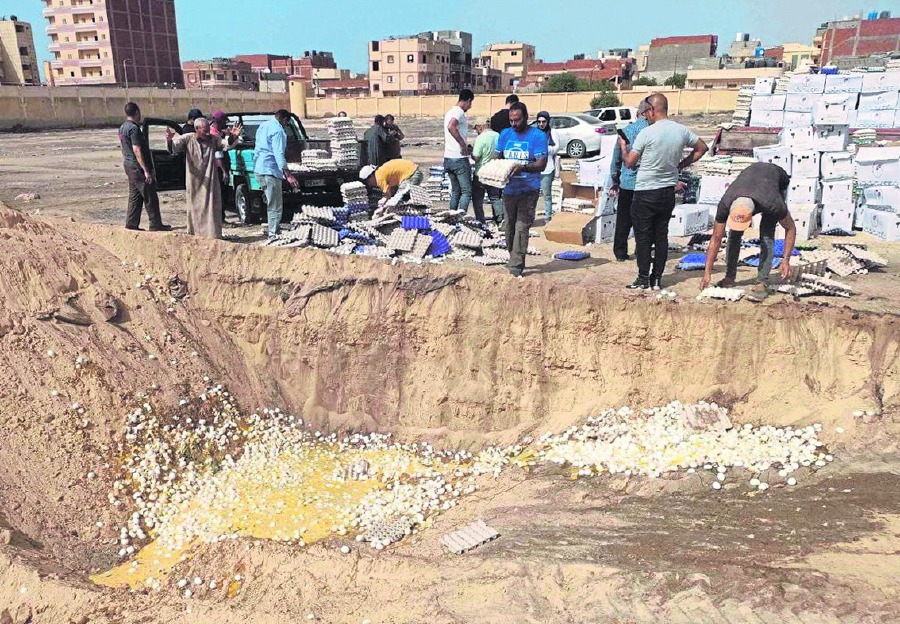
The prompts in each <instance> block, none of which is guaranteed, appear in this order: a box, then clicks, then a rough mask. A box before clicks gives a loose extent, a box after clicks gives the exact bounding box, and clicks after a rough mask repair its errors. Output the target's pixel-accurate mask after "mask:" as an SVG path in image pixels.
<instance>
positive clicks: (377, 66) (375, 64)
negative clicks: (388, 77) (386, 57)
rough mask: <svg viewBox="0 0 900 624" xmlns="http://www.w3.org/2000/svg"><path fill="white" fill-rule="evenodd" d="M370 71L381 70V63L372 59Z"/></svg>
mask: <svg viewBox="0 0 900 624" xmlns="http://www.w3.org/2000/svg"><path fill="white" fill-rule="evenodd" d="M372 71H381V63H379V62H378V61H372Z"/></svg>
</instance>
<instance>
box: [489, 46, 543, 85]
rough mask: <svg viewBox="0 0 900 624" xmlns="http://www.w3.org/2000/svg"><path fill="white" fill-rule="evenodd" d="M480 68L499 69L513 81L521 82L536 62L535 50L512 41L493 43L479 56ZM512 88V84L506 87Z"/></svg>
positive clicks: (532, 47)
mask: <svg viewBox="0 0 900 624" xmlns="http://www.w3.org/2000/svg"><path fill="white" fill-rule="evenodd" d="M478 58H479V61H478V63H477V65H478V66H479V67H489V68H492V69H499V70H500V71H501V72H502V73H504V74H509V75H510V76H512V80H513V81H515V80H521V79H522V78H524V77H525V75H526V72H527V69H528V67H529V66H530V65H532V64H533V63H534V62H535V48H534V46H533V45H531V44H528V43H522V42H519V41H510V42H509V43H491V44H489V45H486V46H484V48H482V50H481V54H479V57H478ZM505 86H506V87H512V86H513V84H512V82H510V83H509V84H507V85H505Z"/></svg>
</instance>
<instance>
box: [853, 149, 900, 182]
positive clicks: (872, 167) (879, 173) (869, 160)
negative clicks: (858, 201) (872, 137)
mask: <svg viewBox="0 0 900 624" xmlns="http://www.w3.org/2000/svg"><path fill="white" fill-rule="evenodd" d="M856 175H857V178H858V179H859V182H860V184H862V185H863V186H867V185H868V186H878V185H883V186H900V147H861V148H859V150H858V151H857V152H856Z"/></svg>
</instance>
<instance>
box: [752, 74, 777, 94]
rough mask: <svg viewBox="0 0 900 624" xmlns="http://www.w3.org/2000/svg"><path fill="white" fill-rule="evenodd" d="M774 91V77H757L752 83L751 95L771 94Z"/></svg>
mask: <svg viewBox="0 0 900 624" xmlns="http://www.w3.org/2000/svg"><path fill="white" fill-rule="evenodd" d="M773 91H775V78H771V77H764V78H757V79H756V83H755V84H754V85H753V95H771V94H772V92H773Z"/></svg>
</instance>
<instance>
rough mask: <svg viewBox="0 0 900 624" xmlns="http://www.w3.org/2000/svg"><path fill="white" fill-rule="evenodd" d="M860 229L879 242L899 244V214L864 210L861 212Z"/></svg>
mask: <svg viewBox="0 0 900 624" xmlns="http://www.w3.org/2000/svg"><path fill="white" fill-rule="evenodd" d="M862 229H863V231H864V232H866V233H868V234H871V235H872V236H875V237H876V238H880V239H881V240H886V241H889V242H892V243H896V242H900V214H897V213H894V212H884V211H882V210H873V209H871V208H866V209H865V210H863V220H862Z"/></svg>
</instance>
